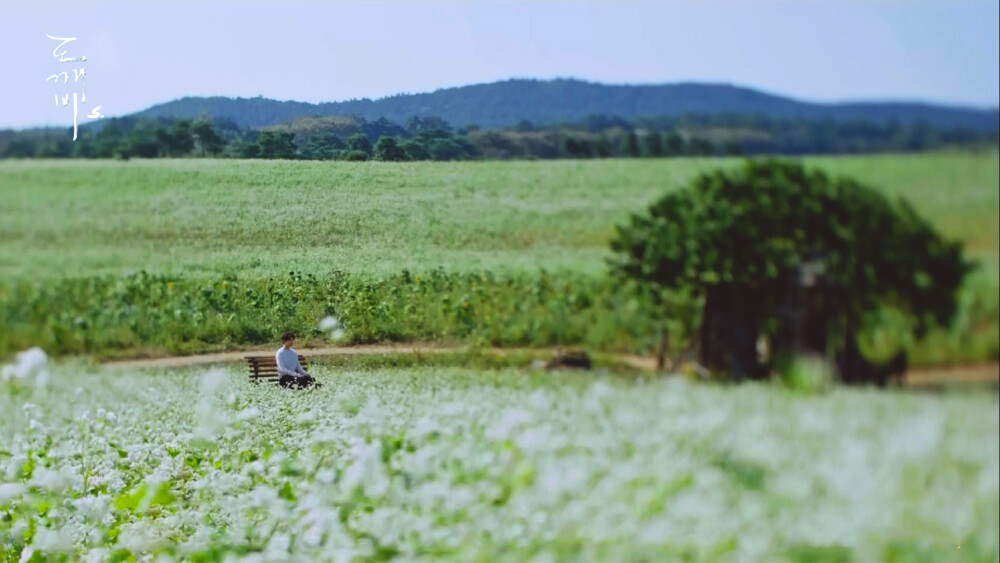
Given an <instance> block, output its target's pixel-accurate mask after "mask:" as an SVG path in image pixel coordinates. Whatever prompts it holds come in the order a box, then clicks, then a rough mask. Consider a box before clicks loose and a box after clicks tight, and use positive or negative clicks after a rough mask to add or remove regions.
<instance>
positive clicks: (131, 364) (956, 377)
mask: <svg viewBox="0 0 1000 563" xmlns="http://www.w3.org/2000/svg"><path fill="white" fill-rule="evenodd" d="M464 349H465V348H462V347H453V346H437V345H434V344H416V345H402V344H400V345H391V344H389V345H366V346H329V347H324V348H302V349H299V352H300V353H301V354H303V355H306V356H310V357H317V356H355V355H377V354H415V353H421V354H433V353H438V352H460V351H462V350H464ZM491 350H492V351H493V352H494V353H498V354H503V353H505V352H506V353H510V352H518V351H527V349H520V348H492V349H491ZM533 351H535V352H541V353H544V352H547V351H546V350H533ZM548 352H550V353H551V352H552V351H548ZM273 353H274V348H273V347H258V348H250V349H246V350H239V351H235V352H220V353H216V354H200V355H195V356H172V357H167V358H148V359H140V360H118V361H111V362H106V363H104V365H105V366H107V367H110V368H116V369H129V368H165V367H166V368H170V367H185V366H194V365H210V364H224V363H232V362H242V361H243V357H244V356H248V355H270V354H273ZM614 358H615V360H617V361H619V362H621V363H623V364H626V365H628V366H631V367H633V368H635V369H639V370H643V371H655V370H656V361H655V359H653V358H651V357H646V356H637V355H634V354H619V355H617V356H615V357H614ZM950 384H993V385H998V384H1000V366H998V365H997V364H995V363H994V364H975V365H964V366H947V367H939V368H920V369H915V370H911V371H909V372H907V374H906V385H907V386H909V387H929V388H934V387H940V386H943V385H950Z"/></svg>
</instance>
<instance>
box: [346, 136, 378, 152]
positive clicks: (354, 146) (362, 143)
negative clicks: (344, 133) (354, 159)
mask: <svg viewBox="0 0 1000 563" xmlns="http://www.w3.org/2000/svg"><path fill="white" fill-rule="evenodd" d="M347 149H348V150H350V151H352V152H354V151H358V152H363V153H365V155H366V156H371V155H372V143H371V141H369V140H368V137H366V136H365V134H364V133H355V134H354V135H351V136H350V137H348V138H347Z"/></svg>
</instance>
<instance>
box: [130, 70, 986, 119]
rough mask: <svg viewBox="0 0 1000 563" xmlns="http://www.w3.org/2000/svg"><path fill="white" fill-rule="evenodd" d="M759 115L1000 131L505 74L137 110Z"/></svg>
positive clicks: (872, 106) (715, 88)
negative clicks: (392, 91) (461, 82)
mask: <svg viewBox="0 0 1000 563" xmlns="http://www.w3.org/2000/svg"><path fill="white" fill-rule="evenodd" d="M722 113H727V114H758V115H766V116H769V117H772V118H803V119H808V120H823V119H831V120H833V121H836V122H846V121H859V120H867V121H876V122H884V121H887V120H890V119H892V120H897V121H899V122H900V123H901V124H911V123H915V122H918V121H926V122H927V123H929V124H931V125H933V126H936V127H940V128H946V129H947V128H956V127H959V128H963V129H968V130H973V131H979V132H991V131H996V130H997V119H998V113H997V110H996V109H995V108H994V109H974V108H963V107H950V106H943V105H935V104H925V103H909V102H864V103H840V104H820V103H810V102H803V101H798V100H793V99H791V98H785V97H781V96H776V95H773V94H767V93H764V92H760V91H757V90H752V89H750V88H741V87H738V86H731V85H727V84H698V83H680V84H658V85H609V84H598V83H592V82H584V81H580V80H572V79H558V80H524V79H517V80H506V81H501V82H493V83H489V84H475V85H471V86H461V87H458V88H443V89H440V90H435V91H434V92H430V93H425V94H398V95H395V96H389V97H386V98H380V99H378V100H370V99H367V98H364V99H360V100H348V101H343V102H326V103H320V104H310V103H306V102H294V101H284V102H282V101H277V100H271V99H268V98H262V97H256V98H225V97H210V98H202V97H186V98H181V99H179V100H175V101H171V102H167V103H164V104H159V105H156V106H153V107H151V108H149V109H147V110H144V111H142V112H139V113H137V114H135V115H137V116H145V117H171V118H190V119H194V118H197V117H198V116H199V115H201V114H208V115H211V116H212V117H213V118H217V119H230V120H232V121H234V122H235V123H236V124H238V125H240V126H242V127H264V126H269V125H276V124H278V123H282V122H285V121H290V120H293V119H295V118H298V117H303V116H333V115H359V116H361V117H363V118H365V119H366V120H369V121H373V120H376V119H378V118H380V117H385V118H387V119H389V120H390V121H394V122H397V123H404V122H405V120H406V118H407V117H409V116H411V115H417V116H431V115H433V116H437V117H441V118H443V119H445V120H446V121H448V122H449V123H451V124H452V125H455V126H459V127H460V126H465V125H472V124H475V125H478V126H480V127H483V128H496V127H506V126H512V125H515V124H517V123H518V122H520V121H522V120H528V121H531V122H533V123H535V124H551V123H562V122H573V121H579V120H581V119H584V118H586V117H587V116H589V115H595V114H597V115H616V116H621V117H623V118H626V119H633V118H636V117H652V116H677V115H681V114H722Z"/></svg>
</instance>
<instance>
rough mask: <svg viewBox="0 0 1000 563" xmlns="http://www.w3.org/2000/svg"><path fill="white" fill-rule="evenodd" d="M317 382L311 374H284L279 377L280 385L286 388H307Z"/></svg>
mask: <svg viewBox="0 0 1000 563" xmlns="http://www.w3.org/2000/svg"><path fill="white" fill-rule="evenodd" d="M315 383H316V380H315V379H313V378H312V376H309V375H303V376H299V377H295V376H294V375H282V376H281V378H280V379H278V385H281V386H282V387H286V388H292V387H296V388H298V389H305V388H306V387H312V385H313V384H315Z"/></svg>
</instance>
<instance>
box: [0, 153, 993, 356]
mask: <svg viewBox="0 0 1000 563" xmlns="http://www.w3.org/2000/svg"><path fill="white" fill-rule="evenodd" d="M807 162H808V163H809V164H811V165H815V166H818V167H822V168H823V169H825V170H827V171H829V172H830V173H831V174H834V175H840V174H843V175H849V176H853V177H856V178H858V179H860V180H862V181H864V182H867V183H870V184H871V185H873V186H875V187H877V188H879V189H881V190H883V191H885V192H886V193H888V194H890V195H892V196H904V197H905V198H906V199H908V200H909V201H910V202H911V203H912V204H913V205H914V206H915V207H916V208H917V209H918V210H919V211H920V212H922V213H923V214H925V215H926V216H927V217H929V218H930V219H931V221H932V222H933V223H935V224H936V225H937V226H938V227H939V228H940V229H941V230H942V231H943V232H944V234H945V235H947V236H949V237H953V238H957V239H959V240H962V241H963V242H964V243H965V244H966V248H967V252H968V254H969V255H970V256H971V257H973V258H977V259H978V260H980V261H981V263H982V265H983V267H982V268H981V269H980V270H979V271H978V272H976V273H975V274H973V275H972V276H971V277H970V278H969V280H968V283H967V284H966V286H965V287H964V289H963V290H962V293H961V296H960V302H961V306H960V311H959V315H958V317H957V319H956V320H955V324H954V326H953V327H951V329H949V330H943V329H937V330H935V331H932V333H931V335H930V336H929V337H928V338H927V339H925V340H924V341H920V342H915V341H914V340H913V339H912V337H910V336H909V334H908V329H907V328H906V326H904V325H902V324H900V322H899V321H898V319H895V320H894V319H893V318H892V317H891V316H890V317H885V318H883V320H882V321H880V323H881V324H880V325H879V326H880V328H879V329H878V330H874V331H871V332H870V333H869V334H868V335H867V337H866V341H865V342H863V345H864V346H866V350H868V352H869V354H870V355H874V356H886V355H888V354H891V353H892V352H893V351H894V350H896V349H897V348H898V347H899V346H904V347H906V348H907V349H908V350H909V351H910V353H911V359H912V360H913V361H914V362H915V363H916V364H935V365H941V364H948V363H956V362H970V361H988V360H995V359H996V358H997V355H998V343H997V340H998V337H997V334H998V325H997V320H996V319H997V311H998V304H997V303H998V298H997V288H998V278H997V273H996V268H997V262H998V261H997V255H998V241H997V233H998V213H997V206H998V191H997V182H998V169H997V165H998V158H997V153H995V152H991V153H979V154H971V153H938V154H920V155H887V156H859V157H830V158H810V159H807ZM738 163H739V161H738V160H736V159H641V160H640V159H630V160H596V161H594V160H588V161H548V162H456V163H379V162H370V163H350V162H287V161H231V160H150V161H140V160H131V161H127V162H118V161H103V162H98V161H55V160H49V161H39V160H30V161H0V194H2V199H0V241H2V244H0V321H2V324H3V326H4V330H3V331H0V355H7V356H9V355H11V354H13V353H14V352H16V351H18V350H22V349H25V348H27V347H30V346H34V345H40V346H42V347H43V348H45V350H47V351H48V352H49V353H52V354H57V355H64V354H90V355H95V356H98V357H110V356H122V355H126V356H127V355H143V354H151V355H161V354H182V353H195V352H200V351H209V350H220V349H230V348H234V347H239V346H246V345H255V344H264V343H273V342H274V341H275V338H277V335H278V334H280V333H281V332H282V331H283V330H286V329H292V330H294V331H296V333H298V334H299V335H300V336H302V337H303V343H304V344H306V343H322V342H325V340H326V339H325V336H324V335H323V333H322V332H321V331H319V330H317V329H316V323H317V322H318V320H319V319H321V318H323V317H324V316H326V315H335V316H337V317H339V318H340V319H341V320H343V321H344V323H345V325H346V328H347V336H348V340H347V341H348V342H349V343H370V342H384V341H414V340H419V341H435V342H450V343H471V344H479V345H496V346H552V345H581V346H585V347H587V348H590V349H593V350H606V351H628V352H638V353H648V352H649V350H650V349H652V348H653V347H654V346H655V343H656V334H657V328H656V325H655V319H654V318H653V317H654V316H655V315H654V314H653V312H652V311H651V308H650V307H649V306H648V304H646V303H643V302H638V301H636V299H635V298H634V296H632V295H629V294H628V293H627V292H623V291H621V288H620V287H619V285H618V284H616V283H615V282H614V281H613V280H611V279H610V278H608V277H607V276H606V275H605V274H606V272H607V267H606V264H605V261H604V259H605V258H607V257H608V256H609V255H610V253H609V250H608V241H609V239H610V237H611V236H612V234H613V232H614V226H615V224H617V223H620V222H623V221H624V220H625V219H626V218H627V216H628V214H629V213H632V212H640V211H643V210H644V208H645V206H646V205H647V204H649V203H650V202H652V201H653V200H655V199H656V198H658V197H659V196H660V195H662V193H664V191H665V190H670V189H677V188H679V187H681V186H683V185H684V184H685V183H686V182H687V181H688V180H689V179H691V178H692V177H693V176H694V175H695V174H697V173H699V172H702V171H705V170H709V169H711V168H712V167H716V166H720V165H721V166H736V165H738ZM291 271H294V272H295V276H290V275H289V272H291ZM334 272H337V273H334ZM692 310H694V309H692ZM677 314H678V313H676V312H675V315H677ZM675 320H676V321H677V322H678V323H680V324H684V323H687V325H690V324H691V322H689V319H688V317H683V318H682V317H677V318H676V319H675ZM682 321H683V322H682ZM689 337H690V334H687V333H685V334H676V335H675V337H672V341H671V342H672V344H673V345H674V347H675V348H677V349H679V348H681V347H683V346H684V345H685V343H686V342H687V338H689Z"/></svg>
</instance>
